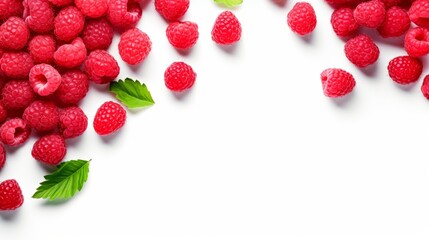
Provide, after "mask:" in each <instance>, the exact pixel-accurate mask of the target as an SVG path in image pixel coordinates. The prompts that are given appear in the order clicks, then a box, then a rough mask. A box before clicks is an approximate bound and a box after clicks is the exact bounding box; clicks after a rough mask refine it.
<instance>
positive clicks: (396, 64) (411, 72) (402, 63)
mask: <svg viewBox="0 0 429 240" xmlns="http://www.w3.org/2000/svg"><path fill="white" fill-rule="evenodd" d="M387 70H388V72H389V76H390V78H392V80H393V81H395V82H397V83H399V84H409V83H412V82H415V81H417V80H418V79H419V77H420V75H421V74H422V71H423V64H422V62H421V61H420V60H419V59H418V58H413V57H410V56H399V57H395V58H393V59H392V60H390V62H389V65H388V66H387Z"/></svg>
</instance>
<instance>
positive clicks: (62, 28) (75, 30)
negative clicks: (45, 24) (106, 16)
mask: <svg viewBox="0 0 429 240" xmlns="http://www.w3.org/2000/svg"><path fill="white" fill-rule="evenodd" d="M84 24H85V18H84V16H83V15H82V13H81V12H80V11H79V9H77V8H76V7H74V6H68V7H65V8H63V9H61V11H60V12H59V13H58V14H57V16H56V17H55V19H54V34H55V36H56V37H57V39H59V40H62V41H66V42H69V41H71V40H73V39H75V38H76V37H77V36H79V34H80V32H82V29H83V26H84Z"/></svg>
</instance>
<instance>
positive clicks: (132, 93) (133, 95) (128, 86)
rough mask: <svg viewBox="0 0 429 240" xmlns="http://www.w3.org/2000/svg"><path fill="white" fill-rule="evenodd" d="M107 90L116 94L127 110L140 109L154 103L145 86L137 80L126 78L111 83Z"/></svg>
mask: <svg viewBox="0 0 429 240" xmlns="http://www.w3.org/2000/svg"><path fill="white" fill-rule="evenodd" d="M109 90H110V91H111V92H113V93H115V94H116V98H117V99H119V100H120V101H121V102H122V103H123V104H125V105H126V106H127V107H128V108H141V107H148V106H151V105H153V104H154V103H155V102H154V101H153V99H152V95H151V94H150V92H149V90H148V89H147V87H146V85H145V84H144V83H143V84H142V83H140V82H139V81H138V80H135V81H134V80H132V79H130V78H126V79H125V80H119V81H117V82H116V81H113V82H111V83H110V87H109Z"/></svg>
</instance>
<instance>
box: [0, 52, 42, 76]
mask: <svg viewBox="0 0 429 240" xmlns="http://www.w3.org/2000/svg"><path fill="white" fill-rule="evenodd" d="M0 64H1V66H0V68H1V70H2V71H3V73H4V75H6V76H7V77H10V78H27V77H28V74H29V73H30V69H31V68H32V67H33V66H34V63H33V60H32V59H31V56H30V54H29V53H26V52H5V53H3V56H2V58H1V59H0Z"/></svg>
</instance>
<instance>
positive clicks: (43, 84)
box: [29, 63, 61, 96]
mask: <svg viewBox="0 0 429 240" xmlns="http://www.w3.org/2000/svg"><path fill="white" fill-rule="evenodd" d="M29 80H30V86H31V87H32V88H33V90H34V92H36V93H37V94H39V95H40V96H48V95H49V94H52V93H53V92H55V90H57V88H58V87H59V86H60V84H61V75H60V73H59V72H58V71H57V70H56V69H55V68H54V67H52V66H51V65H49V64H45V63H41V64H38V65H35V66H34V67H33V68H32V69H31V71H30V77H29Z"/></svg>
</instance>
